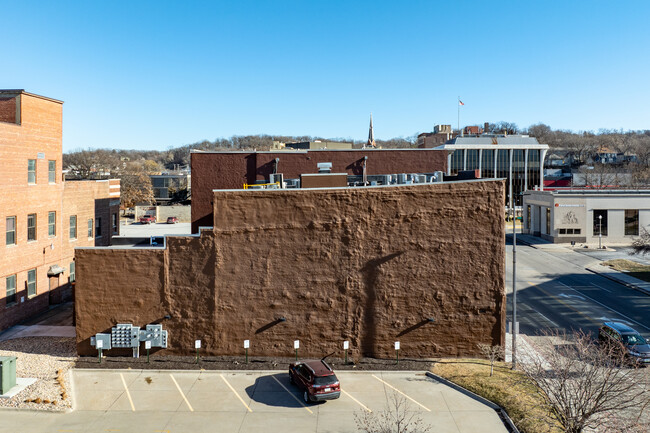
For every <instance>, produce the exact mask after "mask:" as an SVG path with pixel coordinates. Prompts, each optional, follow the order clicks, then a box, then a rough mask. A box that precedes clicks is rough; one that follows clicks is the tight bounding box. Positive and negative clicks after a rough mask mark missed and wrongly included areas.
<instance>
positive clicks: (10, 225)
mask: <svg viewBox="0 0 650 433" xmlns="http://www.w3.org/2000/svg"><path fill="white" fill-rule="evenodd" d="M6 227H7V234H6V238H5V241H6V244H7V245H15V244H16V217H15V216H12V217H7V219H6Z"/></svg>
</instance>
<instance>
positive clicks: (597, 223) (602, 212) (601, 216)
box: [593, 209, 607, 236]
mask: <svg viewBox="0 0 650 433" xmlns="http://www.w3.org/2000/svg"><path fill="white" fill-rule="evenodd" d="M593 223H594V227H593V233H594V236H598V235H600V234H602V235H603V236H607V209H594V221H593Z"/></svg>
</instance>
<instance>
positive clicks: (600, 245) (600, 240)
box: [598, 215, 603, 250]
mask: <svg viewBox="0 0 650 433" xmlns="http://www.w3.org/2000/svg"><path fill="white" fill-rule="evenodd" d="M598 249H599V250H602V249H603V216H602V215H598Z"/></svg>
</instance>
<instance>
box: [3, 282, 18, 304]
mask: <svg viewBox="0 0 650 433" xmlns="http://www.w3.org/2000/svg"><path fill="white" fill-rule="evenodd" d="M5 282H6V283H5V284H6V286H5V287H6V292H7V294H6V295H5V303H6V305H9V304H15V303H16V276H15V275H10V276H8V277H7V278H6V279H5Z"/></svg>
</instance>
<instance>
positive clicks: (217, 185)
mask: <svg viewBox="0 0 650 433" xmlns="http://www.w3.org/2000/svg"><path fill="white" fill-rule="evenodd" d="M364 157H368V159H367V161H366V174H368V175H374V174H397V173H432V172H434V171H446V169H447V152H446V151H439V150H431V149H359V150H310V151H280V152H193V153H192V155H191V166H192V233H196V232H198V227H199V226H206V227H208V226H211V225H212V205H213V203H212V190H214V189H241V188H242V187H243V185H244V184H245V183H248V184H254V183H255V182H256V181H258V180H269V175H270V174H271V173H274V170H275V169H276V167H275V164H276V162H275V161H276V158H278V159H279V161H278V166H277V173H282V174H283V175H284V178H285V179H292V178H294V179H297V178H299V177H300V175H301V174H307V173H318V165H317V164H318V163H319V162H330V163H332V173H347V174H349V175H362V174H363V163H364Z"/></svg>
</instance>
